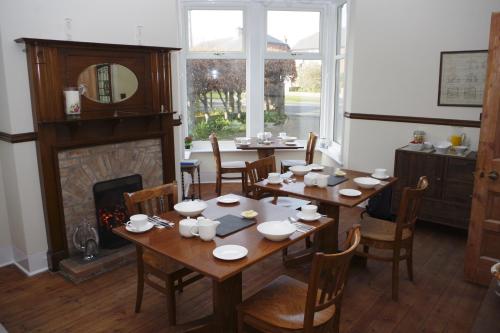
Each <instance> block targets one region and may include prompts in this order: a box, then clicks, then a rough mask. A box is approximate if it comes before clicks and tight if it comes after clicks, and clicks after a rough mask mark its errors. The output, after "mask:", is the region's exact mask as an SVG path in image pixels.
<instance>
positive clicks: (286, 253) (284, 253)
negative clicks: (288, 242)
mask: <svg viewBox="0 0 500 333" xmlns="http://www.w3.org/2000/svg"><path fill="white" fill-rule="evenodd" d="M287 256H288V248H287V247H286V248H284V249H283V250H281V260H282V261H283V262H285V261H286V257H287Z"/></svg>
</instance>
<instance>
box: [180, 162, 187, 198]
mask: <svg viewBox="0 0 500 333" xmlns="http://www.w3.org/2000/svg"><path fill="white" fill-rule="evenodd" d="M181 186H182V200H184V199H186V195H185V193H184V190H185V189H184V170H182V169H181Z"/></svg>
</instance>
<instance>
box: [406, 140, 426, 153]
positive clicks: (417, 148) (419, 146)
mask: <svg viewBox="0 0 500 333" xmlns="http://www.w3.org/2000/svg"><path fill="white" fill-rule="evenodd" d="M423 148H424V144H423V143H413V142H410V143H409V144H408V149H410V150H415V151H420V150H422V149H423Z"/></svg>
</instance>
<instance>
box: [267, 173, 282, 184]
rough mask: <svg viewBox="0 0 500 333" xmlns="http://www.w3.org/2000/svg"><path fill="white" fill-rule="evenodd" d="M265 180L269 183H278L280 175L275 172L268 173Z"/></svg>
mask: <svg viewBox="0 0 500 333" xmlns="http://www.w3.org/2000/svg"><path fill="white" fill-rule="evenodd" d="M267 180H269V181H270V182H271V183H276V182H279V181H280V174H279V173H277V172H270V173H269V174H268V175H267Z"/></svg>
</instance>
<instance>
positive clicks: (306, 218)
mask: <svg viewBox="0 0 500 333" xmlns="http://www.w3.org/2000/svg"><path fill="white" fill-rule="evenodd" d="M297 217H298V218H299V219H301V220H304V221H309V222H310V221H316V220H319V219H320V218H321V214H320V213H315V214H314V215H313V216H309V215H305V214H304V213H302V212H298V213H297Z"/></svg>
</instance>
